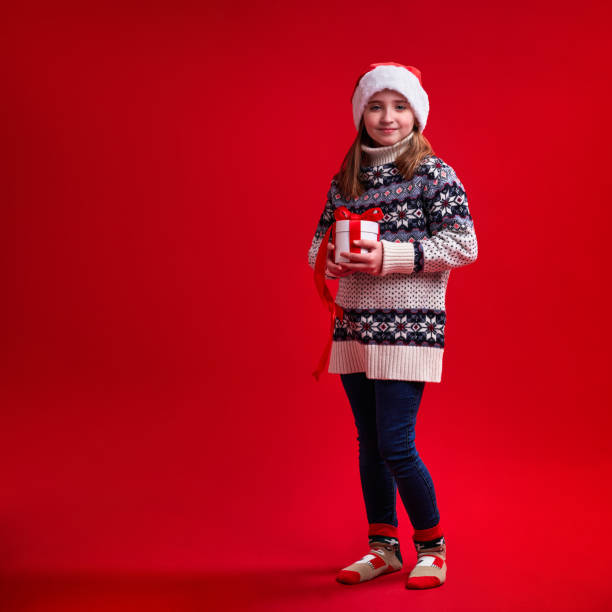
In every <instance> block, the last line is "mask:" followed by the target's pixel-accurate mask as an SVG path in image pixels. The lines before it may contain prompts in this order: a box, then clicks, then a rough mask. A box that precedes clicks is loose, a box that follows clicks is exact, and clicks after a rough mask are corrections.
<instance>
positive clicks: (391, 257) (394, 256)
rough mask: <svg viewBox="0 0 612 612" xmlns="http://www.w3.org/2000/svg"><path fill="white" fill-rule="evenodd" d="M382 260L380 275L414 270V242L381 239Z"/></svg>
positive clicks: (408, 272) (406, 272)
mask: <svg viewBox="0 0 612 612" xmlns="http://www.w3.org/2000/svg"><path fill="white" fill-rule="evenodd" d="M380 242H381V243H382V247H383V260H382V266H381V270H380V275H381V276H386V275H387V274H394V273H398V272H399V273H402V274H411V273H412V271H413V270H414V244H413V243H412V242H389V241H387V240H381V241H380Z"/></svg>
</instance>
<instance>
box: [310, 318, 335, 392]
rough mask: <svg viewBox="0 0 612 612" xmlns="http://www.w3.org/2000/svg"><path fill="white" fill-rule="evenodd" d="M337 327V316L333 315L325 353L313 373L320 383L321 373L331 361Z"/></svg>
mask: <svg viewBox="0 0 612 612" xmlns="http://www.w3.org/2000/svg"><path fill="white" fill-rule="evenodd" d="M335 326H336V315H335V314H332V317H331V329H330V330H329V336H328V338H327V342H326V343H325V348H324V349H323V353H322V354H321V357H320V358H319V363H318V364H317V369H316V370H315V371H314V372H313V373H312V375H313V376H314V377H315V379H316V381H317V382H319V377H320V376H321V372H323V370H324V369H325V366H326V365H327V361H328V359H329V355H330V353H331V347H332V342H333V339H334V327H335Z"/></svg>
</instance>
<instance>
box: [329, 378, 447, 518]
mask: <svg viewBox="0 0 612 612" xmlns="http://www.w3.org/2000/svg"><path fill="white" fill-rule="evenodd" d="M340 378H341V380H342V385H343V386H344V390H345V391H346V395H347V396H348V399H349V402H350V404H351V409H352V411H353V416H354V418H355V425H356V426H357V440H358V442H359V474H360V477H361V488H362V491H363V499H364V501H365V507H366V514H367V518H368V523H370V524H371V523H388V524H390V525H394V526H395V527H397V514H396V509H395V500H396V491H397V490H399V494H400V498H401V500H402V503H403V504H404V507H405V508H406V512H407V513H408V517H409V518H410V522H411V523H412V526H413V527H414V529H429V528H430V527H434V526H435V525H437V524H438V522H439V520H440V514H439V512H438V507H437V504H436V494H435V491H434V486H433V482H432V480H431V476H430V475H429V471H428V470H427V468H426V467H425V464H424V463H423V461H422V460H421V457H420V456H419V454H418V452H417V450H416V447H415V442H414V440H415V425H416V418H417V412H418V410H419V405H420V403H421V397H422V395H423V390H424V388H425V383H424V382H422V381H406V380H373V379H369V378H366V376H365V374H364V373H363V372H358V373H356V374H341V375H340Z"/></svg>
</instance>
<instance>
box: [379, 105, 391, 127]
mask: <svg viewBox="0 0 612 612" xmlns="http://www.w3.org/2000/svg"><path fill="white" fill-rule="evenodd" d="M391 119H392V117H391V108H390V107H386V108H385V109H384V110H383V114H382V119H381V120H382V122H383V123H390V122H391Z"/></svg>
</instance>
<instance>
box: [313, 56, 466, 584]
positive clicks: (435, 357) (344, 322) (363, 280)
mask: <svg viewBox="0 0 612 612" xmlns="http://www.w3.org/2000/svg"><path fill="white" fill-rule="evenodd" d="M352 105H353V120H354V122H355V127H356V128H357V137H356V138H355V140H354V142H353V144H352V145H351V147H350V149H349V151H348V153H347V155H346V157H345V158H344V161H343V163H342V165H341V168H340V170H339V172H338V173H337V174H336V175H335V176H334V177H333V179H332V181H331V187H330V189H329V192H328V194H327V201H326V203H325V207H324V210H323V213H322V215H321V217H320V219H319V223H318V225H317V228H316V231H315V235H314V238H313V240H312V244H311V247H310V251H309V253H308V261H309V264H310V266H311V267H313V268H314V267H315V263H316V260H317V254H318V252H319V248H321V249H327V251H322V256H320V258H319V261H320V262H321V263H322V264H323V265H324V266H325V276H326V277H327V278H339V279H340V281H339V287H338V294H337V296H336V305H335V306H333V308H332V312H333V314H334V315H336V314H337V313H340V315H341V316H337V318H333V322H334V326H333V335H332V339H333V342H331V356H330V363H329V370H328V371H329V372H330V373H334V374H340V378H341V381H342V385H343V387H344V389H345V392H346V395H347V397H348V400H349V403H350V405H351V409H352V412H353V416H354V420H355V425H356V428H357V439H358V442H359V472H360V478H361V488H362V492H363V498H364V502H365V509H366V515H367V520H368V545H369V551H368V553H367V554H366V555H365V556H364V557H362V558H361V559H359V560H358V561H356V562H355V563H352V564H351V565H348V566H347V567H345V568H344V569H342V570H341V571H340V572H339V573H338V575H337V577H336V579H337V580H338V581H339V582H342V583H344V584H356V583H360V582H364V581H366V580H371V579H372V578H376V577H377V576H380V575H381V574H386V573H389V572H394V571H397V570H399V569H401V568H402V564H403V562H402V557H401V553H400V545H399V540H398V520H397V515H396V505H395V503H396V490H399V494H400V497H401V500H402V502H403V504H404V506H405V508H406V512H407V514H408V516H409V518H410V521H411V523H412V526H413V529H414V533H413V536H412V539H413V543H414V546H415V548H416V553H417V563H416V565H415V566H414V567H413V569H412V570H411V571H410V573H409V574H408V576H407V579H406V587H407V588H417V589H422V588H430V587H436V586H440V585H441V584H443V583H444V581H445V580H446V569H447V568H446V542H445V539H444V535H443V530H442V526H441V523H440V515H439V512H438V507H437V503H436V495H435V490H434V485H433V482H432V479H431V476H430V474H429V471H428V470H427V468H426V466H425V464H424V463H423V461H422V459H421V457H420V456H419V454H418V452H417V450H416V447H415V424H416V417H417V412H418V409H419V405H420V402H421V398H422V396H423V391H424V388H425V383H426V382H440V381H441V378H442V356H443V353H444V327H445V324H446V312H445V294H446V286H447V283H448V278H449V275H450V271H451V270H452V269H453V268H459V267H461V266H465V265H467V264H470V263H472V262H473V261H474V260H475V259H476V257H477V254H478V246H477V241H476V234H475V232H474V224H473V220H472V217H471V214H470V211H469V210H468V201H467V197H466V193H465V190H464V187H463V185H462V183H461V182H460V180H459V179H458V178H457V175H456V174H455V171H454V170H453V169H452V168H451V167H450V166H449V165H448V164H447V163H445V162H444V161H443V160H442V159H440V158H439V157H437V156H436V155H435V154H434V151H433V150H432V148H431V145H430V144H429V142H428V141H427V139H426V138H425V137H424V136H423V130H424V129H425V125H426V123H427V116H428V113H429V99H428V96H427V94H426V92H425V90H424V89H423V87H422V84H421V73H420V71H419V70H418V69H416V68H414V67H413V66H404V65H402V64H397V63H395V62H387V63H382V64H371V66H370V69H369V70H368V71H367V72H365V73H364V74H362V75H361V76H360V77H359V79H357V83H356V85H355V89H354V91H353V96H352ZM342 206H343V207H346V208H345V209H343V210H344V214H346V211H347V209H348V211H349V212H350V213H352V214H354V215H359V214H363V213H364V212H365V211H366V210H368V209H371V208H374V207H377V208H380V209H381V211H382V218H381V219H380V221H379V227H380V241H376V240H356V241H354V242H353V244H354V246H355V247H360V249H356V250H357V251H359V250H363V249H367V252H363V253H360V252H357V253H342V256H343V257H345V258H346V259H348V260H349V261H348V262H347V263H341V264H338V265H336V264H335V263H334V260H333V251H334V246H333V244H331V242H329V243H328V244H326V242H327V241H326V240H324V237H326V236H328V235H329V233H328V229H329V228H330V227H331V225H332V224H333V222H334V220H335V216H336V215H337V214H338V209H339V208H340V207H342ZM322 275H323V270H322V269H321V276H322ZM323 284H324V282H323ZM325 361H326V358H325V357H324V360H323V362H322V365H324V363H325Z"/></svg>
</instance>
